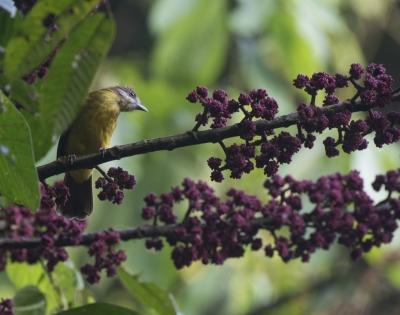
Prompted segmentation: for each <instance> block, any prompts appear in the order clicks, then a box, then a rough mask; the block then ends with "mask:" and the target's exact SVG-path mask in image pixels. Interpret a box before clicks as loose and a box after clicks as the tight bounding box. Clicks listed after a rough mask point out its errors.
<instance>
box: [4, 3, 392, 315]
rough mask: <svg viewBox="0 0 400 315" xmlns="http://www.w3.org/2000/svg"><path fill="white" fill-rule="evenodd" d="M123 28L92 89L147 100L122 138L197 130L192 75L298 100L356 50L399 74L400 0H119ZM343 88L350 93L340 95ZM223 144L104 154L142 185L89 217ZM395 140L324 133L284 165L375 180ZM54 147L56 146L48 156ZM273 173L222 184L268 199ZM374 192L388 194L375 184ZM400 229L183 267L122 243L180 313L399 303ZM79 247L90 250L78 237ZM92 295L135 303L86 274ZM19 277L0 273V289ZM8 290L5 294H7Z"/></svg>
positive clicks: (286, 106) (116, 212) (196, 172)
mask: <svg viewBox="0 0 400 315" xmlns="http://www.w3.org/2000/svg"><path fill="white" fill-rule="evenodd" d="M110 3H111V6H112V11H113V13H114V15H115V19H116V22H117V35H116V39H115V41H114V44H113V47H112V49H111V52H110V54H109V56H108V58H107V59H106V61H105V62H104V63H103V65H102V67H101V69H100V71H99V73H98V76H97V79H96V82H95V83H94V86H93V89H95V88H99V87H107V86H111V85H116V84H124V85H128V86H133V87H134V88H135V90H136V91H137V93H138V95H139V96H140V98H141V99H142V100H143V102H144V104H145V105H146V106H147V107H148V108H149V109H150V112H149V113H146V114H145V113H142V112H140V113H133V114H124V115H122V116H121V117H120V121H119V124H118V129H117V131H116V133H115V135H114V137H113V144H125V143H130V142H134V141H137V140H141V139H146V138H154V137H160V136H167V135H172V134H176V133H180V132H184V131H187V130H190V129H191V128H192V127H193V125H194V116H195V114H196V113H197V112H198V111H199V109H200V108H199V107H198V106H196V105H193V104H189V103H188V102H187V101H186V100H185V96H186V95H187V93H188V92H189V91H190V90H191V89H192V88H193V87H195V86H197V85H206V86H209V87H211V88H217V87H218V88H224V89H227V90H228V91H229V92H230V93H231V95H232V96H236V95H237V94H238V92H239V91H242V90H249V89H252V88H258V87H262V88H266V89H267V90H268V92H269V93H270V95H272V96H273V97H275V98H276V99H277V100H278V101H279V104H280V113H281V114H282V113H288V112H292V111H294V110H295V108H296V104H297V102H299V101H301V100H302V99H303V98H304V97H305V95H304V94H301V93H299V92H298V91H296V90H295V89H294V88H293V87H292V84H291V82H292V79H293V78H294V77H295V76H296V74H298V73H304V74H308V75H309V74H311V73H313V72H315V71H328V72H332V73H335V72H346V71H347V70H348V67H349V65H350V64H351V63H353V62H358V63H363V64H365V63H369V62H378V63H383V64H385V65H386V66H387V68H388V70H389V72H390V73H391V74H393V75H394V76H395V77H396V78H397V79H398V78H399V77H400V72H399V69H400V58H399V54H400V50H399V49H400V3H399V2H398V1H394V0H392V1H391V0H379V1H378V0H351V1H348V0H319V1H315V0H301V1H300V0H297V1H296V0H236V1H235V0H153V1H149V0H111V1H110ZM344 97H346V96H345V95H344ZM211 155H221V152H220V149H219V147H218V146H216V145H211V144H210V145H202V146H196V147H190V148H184V149H178V150H176V151H171V152H167V151H165V152H157V153H151V154H147V155H145V156H138V157H132V158H127V159H124V160H122V161H118V162H116V163H109V164H108V165H106V166H105V167H104V168H106V167H108V166H112V165H120V166H122V167H123V168H126V169H128V170H130V171H131V172H133V173H134V174H135V176H136V178H137V182H138V184H137V186H136V188H135V190H134V191H133V192H132V193H130V194H129V195H128V196H127V198H126V199H125V202H124V204H123V205H122V206H113V205H111V204H108V203H104V202H103V203H100V202H99V203H97V204H96V205H95V211H94V214H93V215H92V216H91V218H90V219H91V222H90V229H91V230H98V229H102V228H106V227H109V226H114V227H115V228H123V227H127V226H136V225H139V224H141V223H142V221H141V219H140V209H141V207H142V206H143V202H142V199H143V197H144V195H145V194H147V193H149V192H156V193H160V192H163V191H166V190H168V189H169V188H170V187H171V186H173V185H176V184H179V183H180V182H181V180H182V179H183V178H184V177H191V178H195V179H206V180H208V177H209V169H208V168H207V166H206V160H207V158H208V157H209V156H211ZM398 156H399V149H398V146H391V147H385V149H384V150H379V151H378V150H377V149H376V148H375V147H373V146H370V147H369V148H368V149H367V150H364V151H362V152H357V153H354V154H352V155H351V156H350V155H345V154H342V155H341V156H340V157H337V158H334V159H328V158H326V157H325V156H324V150H323V146H322V144H321V141H319V142H317V144H316V147H315V149H313V150H312V151H309V150H302V151H301V152H300V153H298V154H297V155H296V156H295V159H294V162H293V163H292V164H291V165H290V166H287V167H282V168H281V169H280V173H281V174H287V173H290V174H292V175H293V176H295V177H298V178H307V179H315V178H317V177H318V176H321V175H324V174H328V173H331V172H335V171H340V172H347V171H348V170H350V169H353V168H356V169H358V170H360V172H361V173H362V175H363V176H364V178H365V181H366V184H367V186H368V184H369V183H370V182H371V181H372V179H373V178H374V176H375V175H376V174H377V173H379V172H383V171H385V170H387V169H392V168H397V167H398ZM54 158H55V150H52V151H51V152H50V153H49V154H48V155H47V156H46V158H45V159H43V161H41V162H40V163H39V164H43V163H45V162H48V161H52V160H54ZM263 180H264V175H263V174H262V172H261V171H255V172H254V173H253V174H251V175H247V176H245V177H244V178H243V179H242V180H240V181H233V180H226V181H225V182H224V183H222V184H217V185H214V186H215V189H216V190H217V191H219V192H220V193H221V194H222V193H223V192H224V191H226V190H227V188H228V187H232V186H235V187H238V188H242V189H245V190H246V191H247V192H249V193H252V194H256V195H258V196H260V197H262V198H264V199H267V196H266V195H265V191H264V190H263V189H262V183H263ZM369 191H370V192H371V194H373V196H375V197H376V198H379V195H377V194H376V193H375V194H374V193H373V192H372V191H371V189H370V190H369ZM398 245H399V238H398V237H397V238H396V240H395V241H394V242H393V243H392V244H391V245H389V246H385V247H384V248H382V249H379V250H374V251H373V252H371V253H370V254H368V255H367V256H365V257H364V258H363V259H362V260H361V261H359V262H357V263H353V262H351V260H350V258H349V253H348V252H346V251H345V250H343V249H342V248H340V247H335V248H333V249H332V250H330V251H329V252H319V253H317V254H315V255H314V256H313V257H312V259H311V262H309V263H307V264H302V263H299V262H290V263H283V262H282V261H281V260H280V259H278V258H276V259H275V258H274V259H269V258H266V257H265V256H264V255H263V254H262V253H261V252H260V253H252V252H250V251H249V252H248V253H247V254H246V256H245V258H243V259H240V260H230V261H228V262H227V263H226V264H225V265H224V266H203V265H201V264H199V263H196V264H194V265H192V266H191V267H190V268H185V269H184V270H180V271H177V270H176V269H175V268H174V266H173V264H172V262H171V260H170V258H169V255H170V251H169V249H166V250H163V252H162V253H152V252H149V251H147V250H145V249H144V244H143V242H141V241H132V242H128V243H126V244H124V248H125V249H126V251H127V255H128V261H127V262H126V263H125V266H127V267H128V268H129V269H130V270H132V271H133V272H135V273H138V274H140V276H141V278H142V279H143V280H146V281H152V282H154V283H156V284H158V285H159V286H161V287H163V288H165V289H167V290H168V291H169V292H171V294H172V295H173V296H174V298H175V300H176V303H177V305H178V307H179V309H180V311H181V312H182V314H185V315H189V314H190V315H209V314H221V315H225V314H226V315H228V314H229V315H242V314H248V315H250V314H251V315H263V314H399V313H400V311H399V310H400V265H399V260H400V252H399V251H398ZM71 253H72V255H73V260H74V261H75V262H76V263H77V264H80V262H83V261H84V260H85V256H84V252H83V251H81V250H76V249H75V250H73V251H71ZM89 289H90V290H91V291H93V292H94V296H95V297H96V300H99V301H108V302H112V303H115V304H121V305H127V306H132V305H133V304H135V302H134V301H132V299H131V298H130V297H129V296H128V293H126V291H125V290H124V289H123V288H122V286H121V285H120V283H119V282H117V281H116V280H112V279H111V280H110V279H107V280H103V281H102V282H101V284H98V285H94V286H91V287H89ZM10 290H11V289H10V288H8V287H6V286H2V287H1V288H0V296H2V295H7V294H6V293H8V292H10ZM2 293H4V294H2Z"/></svg>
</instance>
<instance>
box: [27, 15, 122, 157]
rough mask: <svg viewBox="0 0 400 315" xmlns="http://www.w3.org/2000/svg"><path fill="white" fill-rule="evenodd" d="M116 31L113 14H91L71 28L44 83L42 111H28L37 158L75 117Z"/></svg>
mask: <svg viewBox="0 0 400 315" xmlns="http://www.w3.org/2000/svg"><path fill="white" fill-rule="evenodd" d="M114 33H115V24H114V21H113V20H112V18H111V16H110V15H109V14H107V13H105V12H98V13H96V14H94V15H92V16H88V17H87V18H86V19H85V20H84V21H82V22H81V23H80V24H79V25H78V26H77V27H76V28H75V29H74V30H73V32H71V34H70V35H69V37H68V40H67V41H66V43H65V44H64V45H63V47H62V49H61V51H60V52H59V53H58V54H57V55H56V57H55V58H54V60H53V62H52V64H51V66H50V69H49V73H48V75H47V77H46V78H45V80H43V82H42V84H41V87H40V91H39V95H40V96H41V98H40V109H39V112H40V114H39V115H35V116H32V115H29V114H27V115H26V117H27V120H28V122H29V124H30V125H31V126H33V127H31V129H32V130H33V139H34V145H35V156H36V159H37V160H38V159H39V158H40V157H42V156H43V155H44V154H46V152H47V150H48V149H49V148H50V146H51V145H52V144H53V142H54V140H56V138H57V137H58V135H60V134H61V133H62V131H64V130H65V129H66V128H67V126H69V124H70V123H71V122H72V120H73V119H74V118H75V116H76V114H77V112H78V111H79V109H80V106H81V105H82V104H83V102H84V98H85V96H86V94H87V92H88V89H89V87H90V84H91V82H92V80H93V78H94V76H95V74H96V71H97V68H98V67H99V65H100V63H101V61H102V60H103V58H104V57H105V56H106V54H107V51H108V50H109V48H110V46H111V43H112V40H113V38H114Z"/></svg>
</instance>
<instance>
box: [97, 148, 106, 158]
mask: <svg viewBox="0 0 400 315" xmlns="http://www.w3.org/2000/svg"><path fill="white" fill-rule="evenodd" d="M106 150H107V149H106V148H100V149H99V152H100V154H101V157H102V158H104V156H105V155H106Z"/></svg>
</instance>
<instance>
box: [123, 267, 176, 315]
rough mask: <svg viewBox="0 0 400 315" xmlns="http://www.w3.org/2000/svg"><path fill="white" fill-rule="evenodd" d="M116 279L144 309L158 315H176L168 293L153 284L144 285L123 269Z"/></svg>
mask: <svg viewBox="0 0 400 315" xmlns="http://www.w3.org/2000/svg"><path fill="white" fill-rule="evenodd" d="M118 277H119V279H120V280H121V282H122V283H123V284H124V286H125V287H126V288H127V290H128V291H129V292H130V293H131V294H132V296H133V297H134V298H135V299H136V300H137V301H138V302H140V303H141V304H143V305H144V306H145V307H148V308H151V309H153V310H154V311H156V312H157V314H158V315H175V314H177V312H176V310H175V307H174V304H173V303H172V300H171V297H170V295H169V294H168V292H166V291H164V290H163V289H161V288H159V287H158V286H156V285H155V284H153V283H144V282H141V281H139V278H138V277H137V276H135V275H132V274H130V273H129V272H128V271H126V270H125V269H123V268H119V269H118Z"/></svg>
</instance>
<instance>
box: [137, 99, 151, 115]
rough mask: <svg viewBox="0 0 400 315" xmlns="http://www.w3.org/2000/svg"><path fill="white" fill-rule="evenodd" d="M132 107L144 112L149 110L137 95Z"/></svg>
mask: <svg viewBox="0 0 400 315" xmlns="http://www.w3.org/2000/svg"><path fill="white" fill-rule="evenodd" d="M134 109H137V110H142V111H144V112H148V111H149V110H148V109H147V107H146V106H144V105H143V104H142V102H141V101H140V99H139V98H138V97H137V98H136V102H135V104H134Z"/></svg>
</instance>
